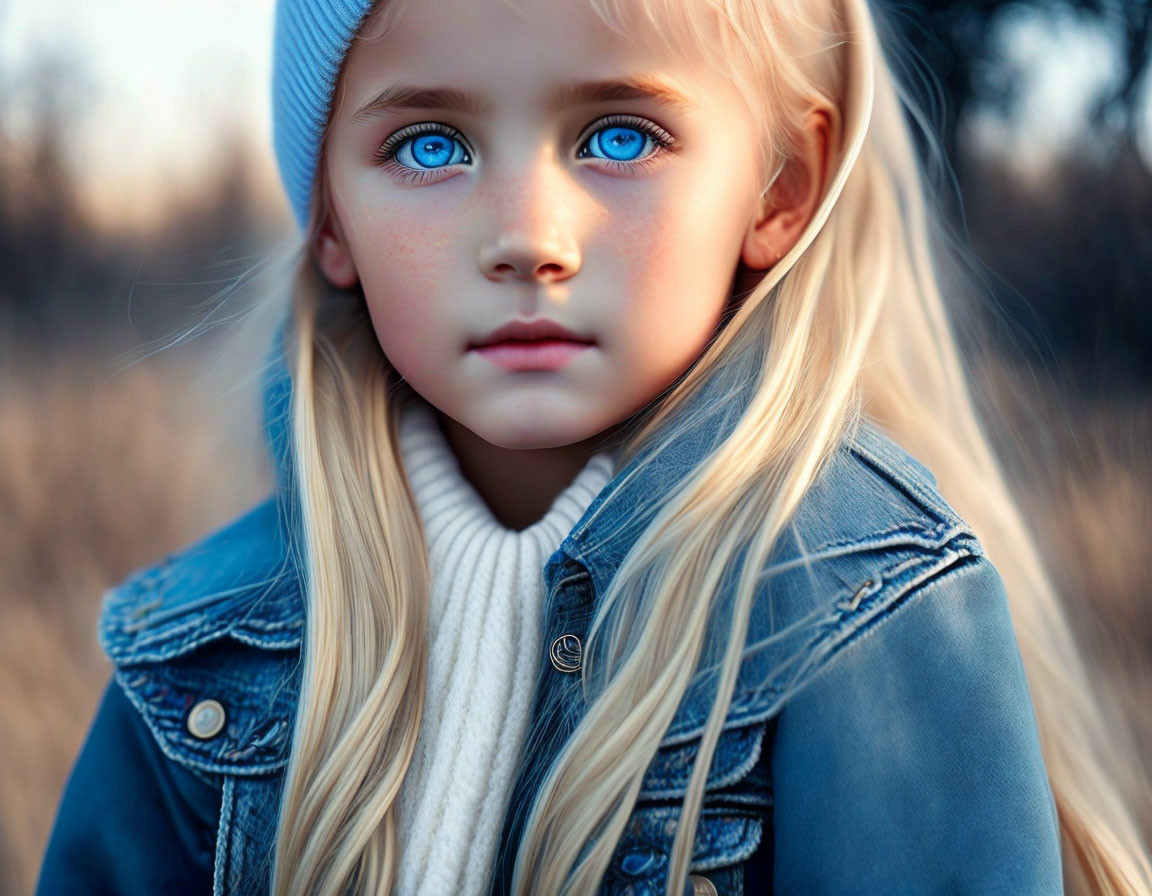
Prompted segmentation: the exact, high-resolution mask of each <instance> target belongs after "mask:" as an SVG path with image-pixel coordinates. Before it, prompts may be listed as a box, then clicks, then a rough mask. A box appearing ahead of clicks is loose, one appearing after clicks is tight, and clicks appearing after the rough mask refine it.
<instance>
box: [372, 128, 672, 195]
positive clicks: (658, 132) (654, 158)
mask: <svg viewBox="0 0 1152 896" xmlns="http://www.w3.org/2000/svg"><path fill="white" fill-rule="evenodd" d="M620 125H623V126H625V127H629V128H633V129H635V130H637V131H639V132H640V133H642V134H644V135H645V136H647V137H651V138H652V142H653V143H655V144H656V150H655V151H654V152H653V153H652V154H651V155H649V156H646V157H645V158H643V159H637V160H635V161H632V162H621V161H619V160H618V159H602V158H600V157H599V156H588V155H585V154H584V152H585V148H586V147H587V145H588V141H589V140H591V139H592V137H593V136H595V134H596V132H597V131H601V130H603V129H604V128H608V127H612V126H620ZM425 134H438V135H439V136H441V137H448V138H450V139H454V140H458V141H459V142H460V144H461V145H462V146H464V147H465V154H466V156H467V158H468V161H471V155H470V154H468V149H467V144H466V143H465V141H464V135H463V134H461V133H460V132H459V131H458V130H456V128H454V127H452V126H451V125H447V124H441V123H439V122H429V123H427V124H413V125H408V126H407V127H404V128H401V129H400V130H398V131H397V132H396V133H395V134H393V135H392V136H391V137H389V138H388V139H387V140H386V141H384V143H383V145H382V146H381V147H380V148H379V149H378V150H377V151H376V155H375V161H376V163H377V164H378V165H381V166H382V167H384V168H385V169H386V170H388V171H389V172H391V173H393V174H395V175H396V176H397V177H399V178H400V179H401V180H403V181H408V182H415V183H423V182H424V181H426V180H428V178H430V177H436V176H437V175H439V174H440V173H441V172H442V171H446V170H447V169H448V168H449V167H451V166H447V165H446V166H443V167H441V168H425V169H417V168H409V167H408V166H406V165H401V164H400V163H398V162H396V161H395V159H396V153H397V152H398V151H399V149H400V147H401V146H403V145H404V143H405V142H406V141H408V140H411V139H412V138H414V137H421V136H424V135H425ZM580 145H581V149H580V155H579V157H580V158H594V159H596V160H597V161H600V162H604V163H606V164H609V165H611V166H613V168H615V169H616V170H617V171H630V170H634V169H636V168H642V169H644V170H648V169H650V168H651V167H652V166H654V165H656V164H659V159H660V158H661V157H662V156H663V155H664V154H665V153H666V152H675V151H676V150H677V144H676V141H675V140H674V139H673V137H672V135H671V134H669V133H668V132H667V131H666V130H664V129H663V128H662V127H660V126H659V125H658V124H655V123H653V122H651V121H648V120H647V119H644V118H640V117H638V116H635V115H607V116H605V117H604V118H601V119H600V120H599V121H597V122H596V127H594V128H593V129H591V130H590V131H588V132H587V136H586V137H585V138H584V139H583V140H582V141H581V144H580ZM458 164H459V163H458Z"/></svg>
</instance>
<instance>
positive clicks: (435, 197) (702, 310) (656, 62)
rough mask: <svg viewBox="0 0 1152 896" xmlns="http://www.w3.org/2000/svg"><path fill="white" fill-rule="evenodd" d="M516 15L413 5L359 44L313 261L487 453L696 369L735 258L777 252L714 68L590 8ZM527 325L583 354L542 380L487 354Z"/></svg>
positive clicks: (590, 422) (533, 6) (602, 412)
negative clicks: (637, 37) (385, 30)
mask: <svg viewBox="0 0 1152 896" xmlns="http://www.w3.org/2000/svg"><path fill="white" fill-rule="evenodd" d="M518 6H519V8H520V11H519V12H517V11H516V10H514V9H512V8H510V6H509V5H508V4H506V3H505V2H503V0H436V2H435V3H419V2H418V3H413V4H411V6H410V8H409V9H408V10H407V11H405V12H404V14H403V17H402V19H401V20H400V22H399V25H398V27H396V28H395V29H394V30H393V31H392V32H391V33H390V34H388V35H387V37H386V38H384V39H382V40H378V41H375V42H367V41H356V42H354V44H353V47H352V49H351V51H350V53H349V57H348V59H347V61H346V67H345V74H344V79H343V82H342V84H341V87H340V89H339V90H338V91H337V105H336V108H335V110H334V112H333V118H332V123H331V127H330V130H329V135H328V143H327V147H326V162H327V166H328V168H327V176H328V180H329V189H330V195H331V211H332V214H333V218H334V220H333V219H330V221H329V224H328V225H327V226H326V229H325V232H324V233H323V234H322V235H321V237H320V240H319V242H318V246H317V257H318V259H319V261H320V264H321V267H322V268H323V269H324V271H325V274H326V275H327V276H328V278H329V279H330V280H332V281H333V282H334V283H336V284H337V285H339V286H352V285H354V284H355V283H356V282H357V280H359V282H360V283H361V285H362V287H363V291H364V295H365V297H366V299H367V304H368V309H369V312H370V315H371V318H372V323H373V328H374V329H375V332H376V335H377V338H378V339H379V342H380V346H381V348H382V349H383V351H384V353H385V355H386V357H387V358H388V360H389V361H390V362H391V364H392V365H393V366H394V367H395V368H396V370H397V371H398V372H399V373H400V374H401V375H402V376H403V377H404V378H405V380H407V382H408V383H409V385H411V386H412V388H413V389H415V391H416V392H418V393H419V394H420V395H421V396H423V397H424V398H425V399H426V400H427V401H428V402H429V403H431V404H432V405H433V406H435V407H436V408H438V409H439V410H440V411H441V412H442V413H443V414H446V415H447V416H449V417H451V418H452V419H453V420H455V421H457V422H458V423H460V424H462V425H463V426H464V427H466V428H467V429H468V430H470V431H471V432H472V433H474V434H475V435H476V436H479V437H480V438H481V439H483V440H485V441H487V442H489V443H491V444H492V445H496V446H500V447H503V448H521V449H524V448H550V447H555V446H561V445H570V444H573V443H575V442H579V441H582V440H586V439H589V438H592V437H593V436H595V435H596V434H598V433H601V432H603V431H604V430H606V429H608V428H609V427H611V426H613V425H614V424H616V423H619V422H620V421H622V420H624V419H625V418H626V417H628V416H630V415H631V414H633V413H634V412H636V411H637V410H639V409H641V408H642V407H644V406H645V405H646V404H648V403H649V402H651V401H652V400H653V399H654V398H655V397H657V396H658V395H659V394H660V392H661V391H662V390H664V389H665V387H667V386H668V385H670V384H671V383H672V382H673V381H674V380H675V379H676V378H677V377H678V376H679V375H680V374H681V373H683V372H684V371H685V370H686V369H687V368H688V367H689V366H690V365H691V363H692V362H693V361H694V360H695V359H696V358H697V357H698V356H699V354H700V352H701V351H702V350H703V348H704V347H705V345H706V344H707V342H708V340H709V338H710V337H711V336H712V334H713V333H714V331H715V329H716V327H717V325H718V323H719V319H720V315H721V312H722V311H723V309H724V307H725V304H726V302H727V300H728V297H729V293H730V290H731V288H732V285H733V276H734V273H735V271H736V268H737V262H738V261H739V260H740V259H741V257H742V253H744V254H745V256H746V257H745V261H746V263H748V264H750V265H752V266H755V265H754V261H759V260H762V259H763V257H764V251H763V246H760V247H759V249H760V251H759V252H757V251H756V250H755V248H754V247H753V246H752V243H751V242H750V241H752V240H754V239H755V238H756V234H755V233H754V231H755V229H756V228H755V217H756V211H757V200H758V192H759V184H758V183H757V180H756V178H757V172H758V170H759V165H758V159H757V154H756V139H755V133H754V124H753V119H752V116H751V113H750V111H749V109H748V108H747V107H746V106H745V105H744V102H743V100H742V98H741V97H740V96H739V95H737V93H736V91H735V89H734V88H733V87H732V85H731V84H730V83H729V82H727V81H724V80H722V79H720V78H719V77H718V76H716V75H715V74H714V73H713V72H711V70H708V69H706V67H705V66H704V64H703V63H700V64H696V63H694V62H693V60H690V59H684V58H672V57H671V54H664V55H660V54H658V53H656V52H655V51H653V50H651V49H646V48H642V47H639V46H635V45H632V44H630V43H628V42H626V41H625V39H623V38H622V37H620V36H619V35H616V34H614V33H613V32H611V31H609V30H607V29H606V28H605V27H604V25H603V24H602V23H601V21H600V20H599V19H598V18H597V17H596V15H595V13H593V12H592V11H591V10H590V9H587V8H585V4H584V3H582V2H570V3H561V2H558V0H520V2H519V3H518ZM749 253H750V254H749ZM513 321H551V322H554V323H555V324H558V325H560V326H562V327H564V328H565V329H566V330H568V331H571V333H573V334H576V335H577V336H579V337H580V339H581V340H583V341H584V342H586V343H587V345H585V346H583V347H578V348H577V349H576V350H575V351H570V352H568V353H566V354H564V353H561V352H558V353H556V354H557V355H562V357H561V359H560V361H558V360H557V358H555V357H554V358H552V359H551V364H549V363H548V359H543V354H544V353H543V352H538V353H537V354H538V355H539V357H537V358H536V359H535V360H532V359H529V361H528V364H529V366H530V368H531V369H511V368H509V367H507V366H504V365H502V364H501V363H499V360H500V358H499V355H498V353H492V352H482V351H478V350H477V349H476V344H477V343H478V342H482V341H484V340H485V339H486V337H489V335H490V334H492V333H493V331H495V330H496V329H497V328H499V327H503V326H504V325H506V324H508V323H510V322H513ZM570 347H571V346H570ZM564 358H566V360H564ZM561 362H562V363H561ZM546 368H547V369H546Z"/></svg>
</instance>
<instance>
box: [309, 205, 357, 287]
mask: <svg viewBox="0 0 1152 896" xmlns="http://www.w3.org/2000/svg"><path fill="white" fill-rule="evenodd" d="M312 250H313V253H314V254H315V256H316V263H317V264H318V265H319V266H320V270H321V271H322V272H323V273H324V276H325V277H326V278H327V280H328V282H329V283H331V284H332V285H333V286H335V287H338V288H339V289H349V288H351V287H353V286H355V285H356V284H357V283H358V282H359V279H360V278H359V276H358V275H357V273H356V265H355V263H354V262H353V260H352V254H351V252H349V251H348V247H347V244H346V243H345V242H344V238H343V234H342V233H340V227H339V225H338V224H336V222H334V221H333V219H332V217H331V215H329V217H328V219H327V220H326V221H325V222H324V225H323V226H322V227H321V228H320V232H319V233H318V234H317V235H316V239H315V241H314V243H313V249H312Z"/></svg>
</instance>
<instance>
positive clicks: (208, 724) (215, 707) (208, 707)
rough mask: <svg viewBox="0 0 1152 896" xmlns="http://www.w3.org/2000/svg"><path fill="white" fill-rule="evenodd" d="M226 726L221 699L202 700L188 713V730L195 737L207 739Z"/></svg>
mask: <svg viewBox="0 0 1152 896" xmlns="http://www.w3.org/2000/svg"><path fill="white" fill-rule="evenodd" d="M223 727H224V707H223V706H221V705H220V701H219V700H201V701H200V702H199V703H197V704H196V705H195V706H193V707H192V711H191V712H190V713H188V730H189V731H190V732H191V733H192V736H193V737H198V738H200V739H201V740H207V739H208V738H209V737H215V736H216V735H217V734H219V733H220V731H221V729H222V728H223Z"/></svg>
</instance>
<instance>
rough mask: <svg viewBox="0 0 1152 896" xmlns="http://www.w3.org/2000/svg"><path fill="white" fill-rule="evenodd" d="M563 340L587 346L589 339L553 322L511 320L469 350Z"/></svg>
mask: <svg viewBox="0 0 1152 896" xmlns="http://www.w3.org/2000/svg"><path fill="white" fill-rule="evenodd" d="M556 339H563V340H567V341H568V342H577V343H583V344H585V345H589V344H591V343H592V340H591V339H588V338H586V337H584V336H581V335H580V334H579V333H573V332H572V331H571V330H569V329H568V328H567V327H563V326H561V325H560V324H558V323H556V322H555V321H553V320H548V319H547V318H539V319H537V320H513V321H509V322H508V323H506V324H504V325H503V326H501V327H498V328H497V329H495V330H493V331H492V332H491V333H489V334H488V335H487V336H485V337H484V338H483V339H481V340H480V341H479V342H474V343H472V345H471V346H469V348H482V347H484V346H487V345H495V344H497V343H500V342H535V341H537V340H556Z"/></svg>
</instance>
